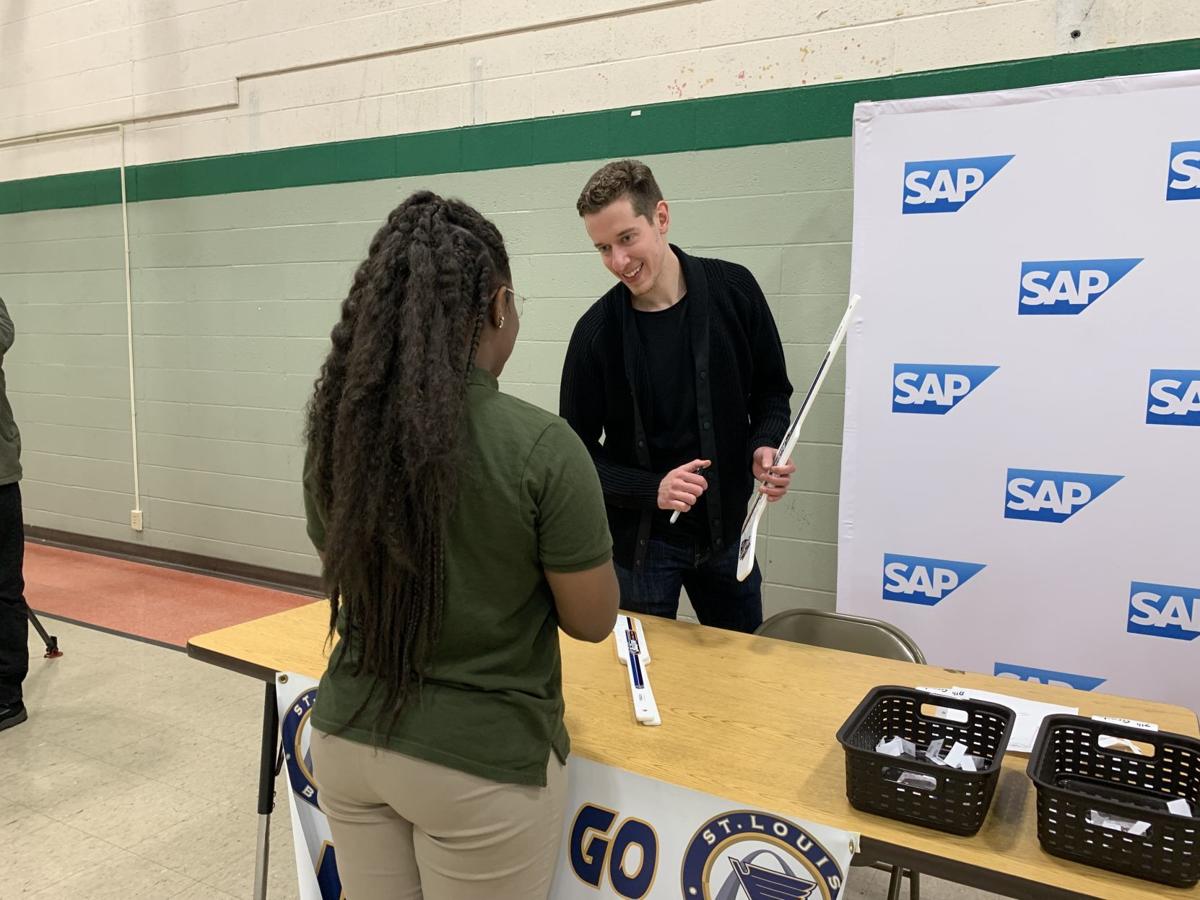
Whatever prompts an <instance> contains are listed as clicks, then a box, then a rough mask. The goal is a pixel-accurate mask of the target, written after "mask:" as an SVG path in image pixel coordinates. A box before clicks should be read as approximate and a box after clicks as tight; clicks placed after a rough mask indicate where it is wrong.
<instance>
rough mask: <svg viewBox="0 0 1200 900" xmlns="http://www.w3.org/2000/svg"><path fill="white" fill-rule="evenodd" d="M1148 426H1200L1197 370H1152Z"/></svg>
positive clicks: (1147, 408) (1198, 370) (1148, 397)
mask: <svg viewBox="0 0 1200 900" xmlns="http://www.w3.org/2000/svg"><path fill="white" fill-rule="evenodd" d="M1146 424H1147V425H1200V369H1151V370H1150V393H1149V395H1148V396H1147V397H1146Z"/></svg>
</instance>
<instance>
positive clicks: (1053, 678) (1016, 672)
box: [992, 662, 1108, 691]
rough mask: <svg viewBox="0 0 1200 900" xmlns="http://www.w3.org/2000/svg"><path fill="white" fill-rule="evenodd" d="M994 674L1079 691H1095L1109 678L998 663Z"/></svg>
mask: <svg viewBox="0 0 1200 900" xmlns="http://www.w3.org/2000/svg"><path fill="white" fill-rule="evenodd" d="M992 674H993V675H996V676H998V677H1002V678H1019V679H1021V681H1036V682H1038V683H1040V684H1056V685H1059V686H1060V687H1069V688H1075V690H1077V691H1094V690H1095V689H1096V688H1098V687H1100V685H1102V684H1104V682H1106V681H1108V679H1107V678H1096V677H1094V676H1092V675H1072V674H1071V673H1070V672H1056V671H1054V670H1053V669H1034V668H1031V667H1030V666H1018V665H1014V664H1013V663H1002V662H998V663H996V665H995V667H994V668H993V669H992Z"/></svg>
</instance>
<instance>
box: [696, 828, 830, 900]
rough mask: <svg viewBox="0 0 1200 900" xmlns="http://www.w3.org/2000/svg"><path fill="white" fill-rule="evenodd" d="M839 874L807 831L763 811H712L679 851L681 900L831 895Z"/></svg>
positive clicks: (804, 899)
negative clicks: (713, 814) (715, 812)
mask: <svg viewBox="0 0 1200 900" xmlns="http://www.w3.org/2000/svg"><path fill="white" fill-rule="evenodd" d="M843 880H844V877H843V875H842V870H841V867H840V866H839V865H838V864H837V863H836V862H835V861H834V860H833V859H831V858H830V856H829V854H828V853H827V852H826V851H825V849H824V848H823V847H822V846H821V845H820V844H818V843H817V842H816V840H814V839H813V837H812V836H811V835H809V834H808V832H806V831H805V830H804V829H803V828H801V827H800V826H799V825H796V824H795V823H794V822H789V821H788V820H787V819H781V818H779V817H778V816H773V815H771V814H770V813H764V812H757V811H750V810H735V811H733V812H727V813H723V814H722V815H719V816H714V817H713V818H711V819H709V820H708V821H707V822H706V823H704V824H703V825H702V826H700V829H699V830H698V831H697V832H696V833H695V834H694V835H693V836H692V840H691V842H690V843H689V844H688V848H687V852H686V853H685V854H684V857H683V872H682V887H683V897H684V898H685V900H810V898H811V900H837V897H838V896H839V895H840V894H841V890H842V883H843Z"/></svg>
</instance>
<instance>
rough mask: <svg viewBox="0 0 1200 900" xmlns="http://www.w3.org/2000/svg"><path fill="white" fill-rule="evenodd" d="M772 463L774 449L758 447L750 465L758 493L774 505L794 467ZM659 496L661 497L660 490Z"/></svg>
mask: <svg viewBox="0 0 1200 900" xmlns="http://www.w3.org/2000/svg"><path fill="white" fill-rule="evenodd" d="M773 462H775V448H774V447H759V448H758V449H757V450H755V451H754V461H753V462H752V463H751V465H750V469H751V471H752V472H754V480H755V481H758V482H760V486H759V489H758V490H759V493H761V494H766V496H767V502H768V503H774V502H775V501H776V500H778V499H779V498H780V497H782V496H783V495H784V494H786V493H787V492H788V488H789V487H791V486H792V473H793V472H795V471H796V466H795V464H793V463H792V461H791V460H790V459H789V460H785V461H784V462H781V463H780V464H779V465H777V466H773V465H772V463H773ZM659 496H662V492H661V490H660V491H659Z"/></svg>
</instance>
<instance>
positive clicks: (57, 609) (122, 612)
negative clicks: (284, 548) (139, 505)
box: [25, 543, 313, 647]
mask: <svg viewBox="0 0 1200 900" xmlns="http://www.w3.org/2000/svg"><path fill="white" fill-rule="evenodd" d="M25 599H26V601H27V602H28V603H29V605H30V606H31V607H33V608H34V609H36V610H40V611H42V612H45V613H46V614H47V615H52V616H61V617H63V618H65V619H74V620H76V621H78V622H85V623H87V624H89V625H97V626H100V627H101V628H108V629H110V630H112V631H119V632H122V633H124V634H131V635H136V636H137V637H142V638H149V639H150V640H154V641H161V642H162V643H165V644H174V645H176V646H179V647H182V646H184V645H186V644H187V641H188V638H190V637H192V636H193V635H197V634H203V633H204V632H206V631H214V630H216V629H218V628H225V627H226V626H229V625H237V624H239V623H241V622H247V621H249V620H250V619H257V618H259V617H260V616H267V615H270V614H271V613H277V612H282V611H283V610H286V609H293V608H295V607H297V606H302V605H304V604H305V603H312V602H313V598H312V597H305V596H301V595H299V594H289V593H286V592H285V591H275V590H271V589H269V588H263V587H256V586H254V585H249V584H242V583H241V582H237V581H227V580H225V579H222V578H212V577H210V576H207V575H197V574H194V573H191V572H180V571H177V570H175V569H167V568H162V567H159V566H150V565H145V564H142V563H134V562H126V561H125V560H120V559H113V558H111V557H108V556H99V555H96V554H92V553H80V552H77V551H74V550H62V549H59V548H57V547H47V546H45V545H42V544H31V543H26V544H25Z"/></svg>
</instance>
